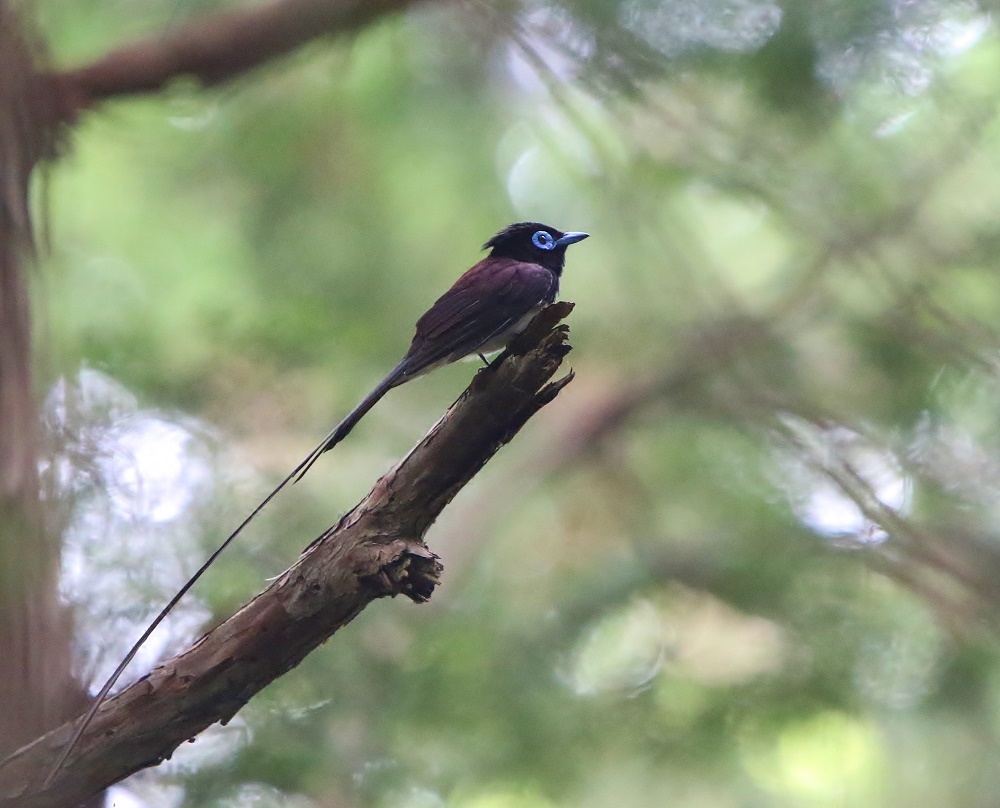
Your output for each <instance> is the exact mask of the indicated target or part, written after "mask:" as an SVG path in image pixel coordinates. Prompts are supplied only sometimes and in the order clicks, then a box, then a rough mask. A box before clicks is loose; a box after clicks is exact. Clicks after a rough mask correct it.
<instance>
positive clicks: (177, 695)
mask: <svg viewBox="0 0 1000 808" xmlns="http://www.w3.org/2000/svg"><path fill="white" fill-rule="evenodd" d="M570 310H572V304H570V303H556V304H554V305H552V306H549V307H547V308H546V309H544V310H543V311H542V312H541V313H540V314H539V315H538V316H537V317H536V318H535V321H534V322H533V324H532V326H531V327H530V328H529V332H528V333H526V334H525V335H524V336H523V337H522V338H521V339H519V340H517V341H516V343H515V345H513V346H512V347H511V350H510V352H509V353H510V355H508V356H506V358H502V361H499V360H498V361H497V362H494V364H493V365H492V366H490V367H489V368H485V369H483V370H481V371H479V373H478V374H477V375H476V377H475V378H474V379H473V381H472V384H471V385H470V386H469V388H468V390H466V391H465V393H464V394H463V395H462V396H461V398H459V400H458V401H457V402H456V403H455V404H454V405H453V406H452V407H451V409H449V411H448V412H447V414H446V415H445V416H444V418H442V420H441V421H440V422H439V423H438V424H437V425H436V426H435V427H434V428H433V429H432V430H431V431H430V432H429V433H428V434H427V435H426V436H425V437H424V439H423V440H422V441H421V442H420V443H419V444H418V445H417V446H416V448H414V449H413V451H412V452H410V454H409V455H408V456H407V457H406V458H404V459H403V460H402V461H401V462H400V463H399V465H397V466H396V467H395V468H394V469H392V470H391V471H389V472H388V473H387V474H386V475H385V476H384V477H382V479H381V480H379V481H378V482H377V483H376V484H375V487H374V488H373V489H372V491H371V493H369V494H368V496H367V497H366V498H365V499H364V500H363V501H362V502H361V503H360V504H359V505H357V506H356V507H355V508H354V509H353V510H352V511H350V512H349V513H348V514H347V515H345V516H344V517H343V518H342V519H341V520H340V522H339V523H338V524H337V525H336V526H335V527H333V528H331V529H330V530H328V531H327V532H326V533H324V534H323V535H322V536H321V537H320V538H319V539H317V540H316V542H314V543H313V544H312V545H310V547H309V548H307V550H306V552H305V553H304V555H303V556H302V557H301V558H300V559H299V561H298V562H297V563H296V564H295V565H294V566H293V567H292V568H291V569H289V570H288V571H286V572H285V573H284V574H283V575H281V576H280V577H279V578H278V579H277V580H276V581H274V583H272V584H271V585H270V586H269V587H267V589H265V590H264V591H263V592H261V593H260V594H259V595H257V597H255V598H254V599H253V600H252V601H250V603H248V604H246V605H245V606H244V607H243V608H242V609H240V610H239V611H238V612H237V613H236V614H235V615H233V616H232V617H231V618H229V619H228V620H227V621H226V622H224V623H222V624H221V625H220V626H218V627H216V628H215V629H213V630H212V631H211V632H209V633H208V634H207V635H205V636H204V637H202V638H201V639H200V640H199V641H198V642H197V643H195V644H194V645H193V646H192V647H191V648H189V649H188V650H187V651H185V652H183V653H181V654H179V655H178V656H176V657H174V658H173V659H170V660H168V661H167V662H164V663H163V664H162V665H160V666H159V667H157V668H156V669H155V670H153V671H152V673H150V674H149V675H147V676H146V677H144V678H142V679H140V680H139V681H138V682H136V683H135V684H133V685H131V686H130V687H128V688H127V689H125V690H124V691H122V692H121V693H119V694H118V695H117V696H114V697H113V698H111V699H109V700H108V701H107V702H106V703H105V704H104V706H103V707H102V708H101V709H100V710H98V712H97V714H96V716H95V718H94V721H93V723H92V724H91V725H90V727H89V728H88V729H87V731H86V732H85V733H84V734H83V735H82V736H81V738H80V743H79V745H78V747H77V748H76V750H75V751H74V753H73V754H72V755H71V756H70V758H69V760H68V761H67V764H66V766H65V767H64V768H63V769H61V770H60V771H59V772H58V774H57V775H56V777H55V778H54V780H53V782H52V785H51V786H50V787H49V788H44V789H43V788H42V785H41V784H42V783H43V781H44V780H45V778H46V775H47V774H48V773H49V768H50V767H51V765H52V761H53V760H54V759H55V757H56V755H57V754H58V752H59V750H60V749H61V747H62V746H63V745H64V744H65V743H66V742H67V740H68V738H69V737H70V736H71V735H72V733H73V723H68V724H65V725H63V726H62V727H60V728H58V729H57V730H54V731H53V732H51V733H49V734H48V735H46V736H44V737H42V738H39V739H38V740H36V741H34V742H32V743H31V744H30V745H28V746H26V747H23V748H22V749H21V750H19V751H18V752H16V753H15V754H14V755H12V756H10V757H9V758H7V759H6V760H4V761H0V807H2V808H26V807H27V806H30V807H31V808H57V807H59V808H75V806H77V805H78V804H79V803H80V802H81V801H82V800H83V799H85V798H86V797H88V796H89V795H91V794H94V793H96V792H98V791H100V790H101V789H103V788H106V787H107V786H109V785H111V784H112V783H115V782H118V781H119V780H121V779H123V778H124V777H126V776H128V775H129V774H132V773H133V772H135V771H138V770H139V769H142V768H145V767H148V766H154V765H156V764H158V763H159V762H161V761H162V760H164V759H166V758H168V757H169V756H170V755H171V754H172V752H173V751H174V749H176V748H177V746H178V745H180V744H181V743H183V742H184V741H185V740H187V739H189V738H192V737H194V736H195V735H197V734H198V733H199V732H201V731H202V730H204V729H205V728H206V727H208V726H210V725H211V724H213V723H215V722H216V721H222V722H225V721H228V720H229V719H231V718H232V717H233V716H234V715H235V714H236V712H237V711H238V710H239V709H240V708H241V707H242V706H243V705H244V704H246V702H247V701H248V700H249V699H250V698H251V697H252V696H253V695H254V694H255V693H257V692H258V691H259V690H261V689H262V688H263V687H265V686H266V685H267V684H269V683H270V682H272V681H273V680H274V679H276V678H277V677H279V676H281V675H282V674H284V673H286V672H287V671H289V670H291V669H292V668H293V667H295V666H296V665H298V664H299V663H300V662H301V661H302V659H304V658H305V656H306V655H307V654H308V653H309V652H310V651H312V650H313V649H314V648H316V647H317V646H319V645H320V644H321V643H323V642H324V641H325V640H326V639H328V638H329V637H330V635H332V634H333V633H334V632H335V631H337V630H338V629H339V628H340V627H341V626H343V625H345V624H346V623H348V622H350V621H351V620H352V619H353V618H354V617H355V616H356V615H357V614H358V613H359V612H360V611H361V610H362V609H364V608H365V606H367V605H368V604H369V603H370V602H371V601H373V600H375V599H376V598H381V597H386V596H395V595H399V594H402V595H406V596H407V597H409V598H411V599H413V600H415V601H418V602H419V601H423V600H426V599H427V598H429V597H430V595H431V592H432V591H433V589H434V587H435V586H436V584H437V579H438V574H439V572H440V565H439V564H438V562H437V557H436V556H435V555H434V554H433V553H431V552H430V551H429V550H428V549H427V547H426V545H425V544H424V541H423V537H424V534H425V532H426V531H427V529H428V528H429V527H430V525H431V524H432V523H433V522H434V520H435V519H436V518H437V516H438V514H439V513H440V512H441V510H442V509H443V508H444V507H445V506H446V505H447V504H448V503H449V502H450V501H451V500H452V498H453V497H454V496H455V495H456V494H457V493H458V492H459V491H460V490H461V489H462V487H463V486H464V485H465V484H466V483H467V482H468V481H469V480H470V479H472V477H473V476H475V474H476V473H477V472H478V471H479V470H480V469H481V468H482V467H483V466H484V465H485V464H486V462H487V461H488V460H489V459H490V458H491V457H492V456H493V455H494V454H495V453H496V451H497V450H498V449H499V448H500V447H501V446H503V445H504V444H505V443H507V442H508V441H509V440H511V439H512V438H513V437H514V435H515V434H516V433H517V432H518V430H520V429H521V427H522V426H524V424H525V423H526V422H527V421H528V419H529V418H531V417H532V415H534V414H535V413H536V412H537V411H538V410H539V409H540V408H541V407H543V406H544V405H545V404H547V403H548V402H550V401H552V399H553V398H555V396H556V395H557V394H558V393H559V391H560V390H561V389H562V388H563V387H564V386H565V385H566V384H567V383H568V382H569V381H570V380H571V379H572V373H570V374H568V375H566V376H564V377H562V378H561V379H559V380H557V381H554V382H553V381H551V379H552V377H553V376H554V375H555V373H556V371H557V370H558V369H559V367H560V365H561V362H562V359H563V357H564V356H565V355H566V353H567V352H568V351H569V345H568V344H567V343H566V338H567V335H568V329H567V328H566V327H565V326H559V325H557V323H558V322H559V320H560V319H562V318H563V317H565V316H566V315H567V314H568V313H569V311H570Z"/></svg>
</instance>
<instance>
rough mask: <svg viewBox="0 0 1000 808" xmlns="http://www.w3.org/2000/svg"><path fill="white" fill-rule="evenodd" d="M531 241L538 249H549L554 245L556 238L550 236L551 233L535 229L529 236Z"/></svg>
mask: <svg viewBox="0 0 1000 808" xmlns="http://www.w3.org/2000/svg"><path fill="white" fill-rule="evenodd" d="M531 243H532V244H534V245H535V246H536V247H538V249H540V250H551V249H554V248H555V246H556V240H555V239H554V238H552V234H551V233H548V232H546V231H545V230H538V231H536V232H535V235H533V236H532V237H531Z"/></svg>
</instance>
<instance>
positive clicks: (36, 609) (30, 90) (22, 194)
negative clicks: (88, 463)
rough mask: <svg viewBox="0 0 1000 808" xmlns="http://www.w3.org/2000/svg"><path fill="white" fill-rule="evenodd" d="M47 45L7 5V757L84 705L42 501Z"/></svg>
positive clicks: (51, 138)
mask: <svg viewBox="0 0 1000 808" xmlns="http://www.w3.org/2000/svg"><path fill="white" fill-rule="evenodd" d="M43 58H44V51H43V49H42V47H41V46H40V45H39V43H38V42H37V41H36V39H35V38H33V36H32V35H31V31H30V26H29V27H26V26H25V25H24V21H23V20H22V19H21V18H20V16H19V15H18V14H16V13H15V11H14V9H13V7H12V4H11V3H9V2H7V0H0V757H2V756H3V755H5V754H7V753H9V752H11V751H13V750H14V749H16V748H17V747H18V746H20V745H21V744H23V743H26V742H27V741H29V740H30V739H32V738H35V737H37V736H38V735H40V734H41V733H43V732H45V731H46V730H48V729H50V728H51V727H53V726H56V725H58V724H59V723H60V722H61V721H64V720H65V719H66V718H67V717H68V716H70V715H73V714H74V713H75V712H76V711H77V710H79V709H80V707H81V704H82V703H83V701H84V698H85V696H84V689H83V687H81V686H80V685H78V684H77V683H76V682H75V681H74V680H73V678H72V674H71V671H70V643H71V639H72V622H71V614H70V612H69V610H68V609H67V608H66V607H65V606H64V605H63V604H62V603H60V600H59V593H58V572H59V532H60V531H59V530H58V528H57V526H56V525H54V524H53V521H54V520H53V518H52V515H51V510H50V509H45V510H44V511H43V508H42V505H41V502H40V498H39V484H38V448H39V430H38V419H37V412H36V408H37V401H36V399H35V395H34V380H33V378H32V346H31V332H32V323H31V310H30V305H29V286H30V272H31V265H32V261H33V259H34V240H33V230H32V220H31V209H30V204H29V186H30V182H31V177H32V173H33V171H34V170H35V167H36V166H37V165H38V164H39V162H40V161H42V160H43V159H45V158H47V157H50V156H52V155H53V154H54V153H55V151H56V146H57V144H58V139H59V135H60V131H61V128H62V127H61V124H62V122H63V118H62V115H61V105H60V103H59V98H58V97H57V96H55V95H53V94H52V93H51V92H50V90H51V89H52V88H51V85H50V84H49V83H48V82H47V80H46V79H45V78H44V77H43V75H42V74H40V72H39V70H38V66H37V65H38V62H39V61H41V60H42V59H43Z"/></svg>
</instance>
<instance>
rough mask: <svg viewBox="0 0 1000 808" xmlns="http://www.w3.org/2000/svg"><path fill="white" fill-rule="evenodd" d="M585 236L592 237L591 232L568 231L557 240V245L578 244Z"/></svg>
mask: <svg viewBox="0 0 1000 808" xmlns="http://www.w3.org/2000/svg"><path fill="white" fill-rule="evenodd" d="M585 238H590V233H566V234H564V235H563V237H562V238H560V239H557V240H556V246H557V247H568V246H569V245H570V244H576V243H577V242H578V241H583V240H584V239H585Z"/></svg>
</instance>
